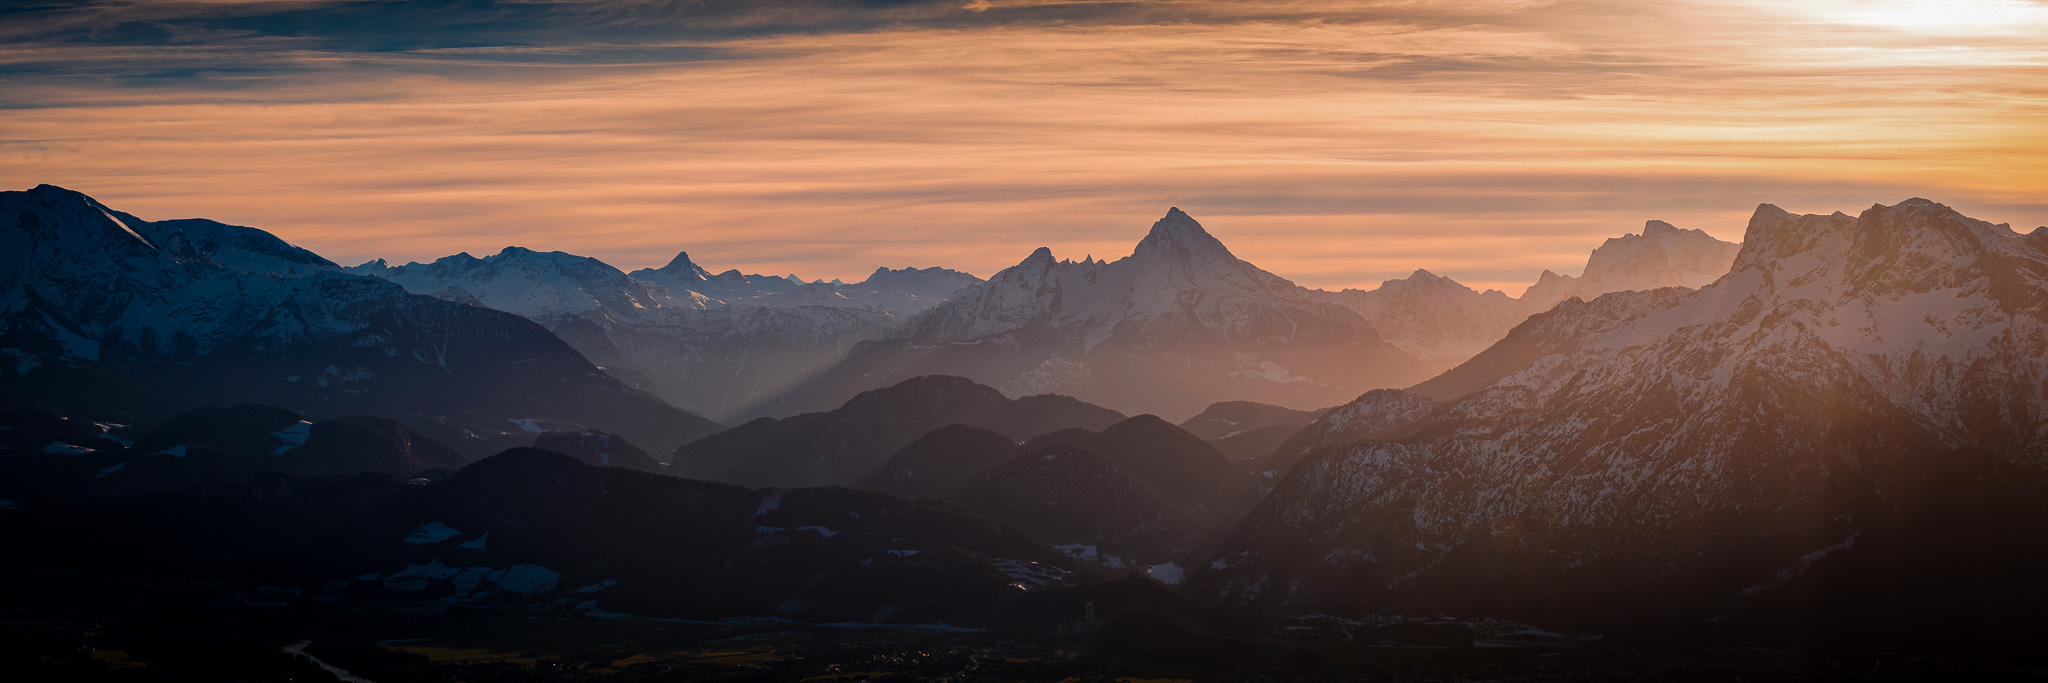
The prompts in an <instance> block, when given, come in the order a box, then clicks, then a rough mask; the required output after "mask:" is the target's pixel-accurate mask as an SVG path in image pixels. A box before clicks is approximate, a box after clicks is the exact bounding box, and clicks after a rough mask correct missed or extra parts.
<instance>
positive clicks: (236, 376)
mask: <svg viewBox="0 0 2048 683" xmlns="http://www.w3.org/2000/svg"><path fill="white" fill-rule="evenodd" d="M0 251H4V254H0V348H6V349H8V351H7V354H8V355H9V356H11V357H12V362H9V363H0V385H4V387H5V393H6V395H9V396H14V397H16V398H15V400H17V401H21V402H25V403H30V404H35V405H42V406H45V407H51V408H55V409H60V410H62V411H64V412H67V413H71V414H74V415H79V416H83V417H88V418H93V419H104V420H117V421H122V422H132V421H138V420H139V421H145V422H147V421H151V420H161V419H166V418H168V417H169V416H171V415H175V414H177V413H180V412H183V411H185V410H188V409H190V408H192V407H197V406H203V405H234V404H239V403H262V404H271V405H285V406H291V407H292V408H294V409H296V410H300V411H304V412H308V413H312V414H317V415H324V416H341V415H378V416H385V417H394V418H395V417H400V416H405V415H411V414H446V413H451V412H457V411H466V412H470V413H475V414H479V415H485V416H489V417H490V418H491V419H496V420H502V421H511V420H518V419H529V418H553V419H559V420H565V421H570V422H574V423H578V424H581V425H584V426H587V427H591V428H600V429H604V430H606V431H609V432H613V433H618V434H622V435H628V436H630V437H631V438H633V439H634V440H635V441H638V442H642V443H649V444H674V443H681V442H683V441H687V440H690V439H693V438H696V437H698V436H702V435H703V434H706V433H709V432H711V431H713V430H715V429H716V428H717V425H716V424H715V423H712V422H710V421H709V420H705V419H703V418H700V417H697V416H695V415H691V414H689V413H686V412H683V411H681V410H677V409H675V408H674V407H672V406H669V405H668V404H665V403H663V402H662V401H660V400H659V399H656V398H655V397H653V396H651V395H647V394H645V393H642V392H638V391H634V390H632V389H631V388H629V387H627V386H625V385H623V384H621V383H620V382H619V381H618V380H616V379H614V378H612V377H610V376H608V375H606V374H605V373H604V372H602V371H600V370H599V369H598V368H596V367H595V366H592V365H591V364H590V363H589V362H588V361H586V360H585V359H584V357H583V356H582V355H581V354H578V353H577V352H576V351H575V350H574V349H573V348H570V347H569V346H568V345H567V344H564V343H563V342H562V341H561V340H560V339H559V338H557V337H556V336H555V335H553V334H550V333H549V332H548V331H547V330H546V329H544V328H542V327H540V326H538V325H535V324H533V323H531V322H529V321H527V320H524V319H522V318H519V317H517V316H513V315H508V314H506V313H502V312H499V311H495V310H490V309H486V308H478V307H475V306H466V305H460V304H456V303H450V302H447V301H443V300H440V299H435V298H431V297H426V296H415V295H411V294H407V293H406V292H405V291H404V290H403V289H401V288H399V287H397V286H395V285H392V284H390V283H388V282H384V281H381V280H377V279H374V278H366V277H357V276H353V275H347V274H344V273H341V272H338V269H337V268H335V267H334V265H333V264H332V263H330V262H328V261H326V260H325V259H322V258H319V257H318V256H317V255H314V254H312V253H311V252H307V251H305V250H303V249H299V248H297V247H293V246H291V245H289V244H286V243H285V242H284V241H282V240H279V239H277V238H275V237H273V236H270V235H269V234H267V233H264V232H262V231H260V230H256V229H253V228H240V227H234V226H226V225H222V224H218V223H213V222H211V221H198V220H185V221H162V222H150V221H144V220H141V219H138V218H136V217H134V216H131V215H128V214H124V213H120V212H117V211H114V210H112V209H109V208H107V207H105V206H103V205H101V204H100V203H99V202H97V201H94V200H93V199H91V198H90V197H87V196H85V195H83V194H79V193H77V192H72V191H70V190H65V189H62V188H57V187H53V186H48V185H43V186H39V187H37V188H35V189H33V190H29V191H25V192H6V193H0Z"/></svg>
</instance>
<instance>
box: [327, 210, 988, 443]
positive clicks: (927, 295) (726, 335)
mask: <svg viewBox="0 0 2048 683" xmlns="http://www.w3.org/2000/svg"><path fill="white" fill-rule="evenodd" d="M348 270H349V272H352V273H361V274H366V275H374V276H377V277H381V278H384V279H387V280H390V281H392V282H396V283H398V284H400V285H402V286H404V287H405V288H406V289H407V290H408V291H411V292H414V293H418V294H426V295H429V296H434V297H436V298H441V299H445V300H449V301H457V302H465V303H468V302H474V303H475V304H477V305H482V306H488V307H490V308H495V309H498V310H501V311H506V312H510V313H515V314H518V315H521V316H524V317H526V318H528V319H531V320H533V321H535V322H538V323H541V324H542V325H544V326H546V327H547V328H548V329H549V330H551V331H553V332H554V333H555V334H557V335H559V336H561V337H562V338H563V339H564V340H566V341H568V342H569V343H570V344H571V345H572V346H575V347H576V349H577V350H578V351H581V352H582V353H583V354H584V355H585V356H587V357H589V358H590V359H591V360H592V361H593V362H596V363H597V364H598V365H600V366H602V367H604V368H605V370H606V372H609V373H611V374H613V375H615V376H618V377H620V378H621V379H624V380H626V381H628V382H630V383H633V384H634V385H635V386H638V387H641V388H643V389H646V390H648V391H651V392H654V393H656V394H658V395H660V396H661V397H663V398H665V399H667V400H668V401H669V402H671V403H674V404H676V405H679V406H682V407H685V408H689V409H691V410H696V411H698V412H701V413H704V414H707V415H711V416H713V417H716V418H720V419H727V418H732V417H736V416H738V415H740V414H742V413H743V412H744V411H745V410H747V409H748V408H750V407H752V406H753V405H755V404H757V403H760V402H762V401H764V400H766V399H768V398H769V397H772V396H775V395H777V394H779V393H780V392H782V391H784V390H786V389H788V388H789V387H790V386H792V385H795V384H796V383H798V382H800V381H803V380H805V379H808V378H810V377H811V376H813V375H815V374H817V373H818V372H820V371H822V370H824V369H825V368H827V367H830V366H831V365H832V364H833V363H836V362H838V361H839V360H840V359H841V358H843V357H845V355H846V352H847V350H848V349H850V348H852V347H853V345H854V344H856V343H858V342H860V341H862V340H867V339H879V338H883V337H887V336H889V335H890V334H892V333H893V332H894V331H895V330H896V329H897V328H898V327H899V326H900V325H901V324H902V321H903V316H905V315H909V314H912V313H916V312H919V311H922V310H924V309H926V308H929V307H931V306H932V305H933V304H935V303H937V302H938V301H940V300H943V299H944V298H945V295H947V294H950V293H952V291H953V290H956V289H959V288H960V287H961V286H964V284H972V283H973V282H977V281H978V280H976V279H975V278H974V276H972V275H968V274H966V273H961V272H958V271H950V270H944V269H941V268H927V269H922V270H920V269H916V268H906V269H903V270H889V269H887V268H883V269H879V270H877V271H875V275H874V276H873V277H870V278H869V279H868V281H866V282H863V283H860V284H855V285H843V284H827V283H808V284H807V283H803V282H800V281H797V280H795V279H793V278H785V277H770V276H763V275H742V274H740V273H739V271H736V270H735V271H727V272H725V273H722V274H718V275H712V274H710V273H709V271H706V270H705V269H704V268H702V267H700V266H698V265H697V264H696V263H695V262H693V261H691V260H690V257H689V254H687V253H679V254H677V255H676V257H675V259H673V260H671V261H670V262H669V264H668V265H666V266H663V267H661V268H658V269H655V268H650V269H643V270H637V271H634V272H633V274H632V275H631V276H629V275H627V274H626V273H622V272H620V271H619V270H618V269H617V268H614V267H612V266H610V265H608V264H606V263H604V262H603V261H600V260H597V259H594V258H590V257H585V256H577V255H573V254H567V253H563V252H558V251H557V252H539V251H533V250H529V249H522V248H519V247H506V248H505V249H504V250H503V251H501V252H499V253H498V254H495V255H492V256H488V257H485V258H481V259H479V258H475V257H472V256H470V255H468V254H457V255H454V256H449V257H446V258H442V259H439V260H436V261H434V262H433V263H428V264H419V263H410V264H406V265H403V266H397V267H390V266H387V265H385V264H384V263H383V262H382V261H381V260H380V261H372V262H370V263H366V264H363V265H361V266H357V267H354V268H350V269H348Z"/></svg>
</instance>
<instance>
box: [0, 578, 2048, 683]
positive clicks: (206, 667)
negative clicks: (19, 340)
mask: <svg viewBox="0 0 2048 683" xmlns="http://www.w3.org/2000/svg"><path fill="white" fill-rule="evenodd" d="M1247 628H1248V630H1249V631H1253V632H1257V633H1260V634H1263V637H1262V638H1261V639H1259V640H1258V641H1249V640H1233V641H1224V640H1214V641H1201V640H1193V641H1173V640H1172V639H1163V638H1151V639H1147V638H1146V637H1144V636H1135V637H1134V636H1132V635H1131V634H1120V636H1121V637H1119V638H1105V637H1104V635H1105V634H1104V633H1102V632H1097V633H1095V634H1092V635H1090V634H1067V635H1045V636H1038V635H1029V634H1008V633H991V632H978V631H966V630H950V629H941V628H884V627H873V626H857V625H830V624H804V623H797V622H787V621H772V620H753V621H732V622H684V621H674V620H655V619H639V618H631V617H618V616H593V615H590V614H581V613H571V612H564V611H561V610H550V611H543V610H527V609H484V608H475V607H460V606H445V607H444V606H423V605H421V604H419V603H378V602H357V603H337V602H333V601H325V600H322V601H313V600H303V599H299V598H297V597H295V596H293V595H291V594H289V593H282V592H277V591H265V590H262V589H261V588H257V587H250V586H228V585H217V584H193V583H181V582H176V581H162V580H156V581H108V580H105V579H103V578H99V577H90V576H80V575H53V574H46V573H35V574H28V573H21V572H9V573H6V574H4V575H0V670H5V671H9V672H12V673H10V675H9V678H10V679H11V680H23V681H27V680H66V681H91V680H114V681H222V680H236V681H333V680H344V681H351V682H353V681H373V682H375V683H400V682H405V681H457V680H459V681H470V682H475V683H490V682H498V681H507V682H510V681H520V682H527V681H533V682H540V681H657V680H661V681H668V680H676V681H682V680H689V681H845V680H893V681H1047V682H1051V681H1538V680H1599V681H1637V680H1669V681H1737V680H1739V681H1809V680H1855V681H1866V680H1878V681H1884V680H2048V654H2044V653H2048V637H2044V636H2048V634H2043V633H2034V634H2031V635H2026V636H2021V635H2014V636H2012V637H2011V639H2010V640H2008V641H2006V642H1998V643H1977V644H1975V645H1973V646H1970V647H1967V648H1962V649H1956V648H1950V649H1946V650H1943V651H1936V652H1926V653H1920V654H1903V653H1899V652H1897V651H1895V650H1885V651H1878V650H1873V651H1840V652H1825V653H1820V652H1803V651H1797V650H1764V649H1751V648H1717V649H1690V650H1687V649H1664V648H1652V647H1631V646H1625V645H1616V644H1611V643H1606V642H1603V641H1601V640H1600V639H1597V638H1589V637H1573V636H1565V635H1560V634H1551V633H1547V632H1542V631H1537V630H1532V629H1529V628H1528V627H1526V626H1522V625H1517V624H1511V623H1505V622H1493V621H1487V620H1479V621H1476V622H1449V621H1435V622H1430V621H1418V620H1407V621H1400V622H1393V623H1391V624H1383V625H1382V627H1381V628H1380V629H1378V630H1377V631H1373V632H1375V633H1378V634H1379V636H1378V637H1377V638H1376V639H1375V640H1376V642H1375V643H1374V644H1372V645H1370V646H1361V645H1359V644H1358V641H1357V640H1354V639H1353V637H1352V634H1356V633H1360V632H1362V631H1365V630H1370V628H1369V627H1367V626H1365V625H1363V624H1360V623H1358V622H1346V621H1342V620H1336V619H1330V618H1321V619H1273V620H1261V621H1258V622H1257V623H1255V624H1249V625H1248V626H1247ZM1251 642H1258V643H1261V644H1262V645H1261V646H1262V647H1264V648H1266V649H1265V650H1263V651H1261V650H1258V649H1257V648H1251V649H1246V648H1245V647H1243V645H1244V644H1245V643H1251ZM1218 643H1221V645H1218ZM1226 651H1234V652H1235V654H1232V653H1230V652H1226ZM1274 651H1281V652H1286V653H1287V656H1288V660H1287V661H1285V662H1277V663H1276V662H1274V661H1271V660H1270V659H1267V658H1265V655H1264V654H1262V653H1270V652H1274ZM299 652H303V653H304V654H306V655H310V656H311V657H314V658H317V659H318V660H319V662H317V663H316V662H314V661H312V660H310V659H308V658H305V657H301V656H299V655H298V654H295V653H299ZM1233 657H1235V658H1236V661H1233V660H1232V658H1233ZM320 664H325V665H326V666H325V668H323V667H322V666H320ZM337 672H346V673H345V676H347V678H337V677H336V673H337Z"/></svg>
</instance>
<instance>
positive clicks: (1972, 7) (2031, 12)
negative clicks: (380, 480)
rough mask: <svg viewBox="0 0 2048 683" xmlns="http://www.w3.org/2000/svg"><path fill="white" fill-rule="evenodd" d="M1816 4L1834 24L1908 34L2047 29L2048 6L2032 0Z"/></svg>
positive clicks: (1859, 0) (1865, 0)
mask: <svg viewBox="0 0 2048 683" xmlns="http://www.w3.org/2000/svg"><path fill="white" fill-rule="evenodd" d="M1817 4H1818V6H1819V7H1818V8H1817V9H1816V11H1818V12H1820V13H1822V15H1823V16H1825V17H1827V18H1829V19H1832V20H1834V21H1839V22H1841V23H1845V24H1855V25H1862V26H1876V27H1883V28H1890V29H1897V30H1901V31H1907V32H1921V33H1953V32H1973V33H1976V32H1987V31H1988V32H2004V31H2013V30H2036V29H2039V28H2042V27H2043V26H2048V4H2043V3H2040V2H2032V1H2030V0H1946V1H1944V2H1924V1H1916V0H1857V1H1853V2H1838V3H1817Z"/></svg>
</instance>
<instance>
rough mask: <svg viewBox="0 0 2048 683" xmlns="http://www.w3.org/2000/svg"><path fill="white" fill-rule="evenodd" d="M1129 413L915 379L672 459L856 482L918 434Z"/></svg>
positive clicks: (1020, 428) (708, 440)
mask: <svg viewBox="0 0 2048 683" xmlns="http://www.w3.org/2000/svg"><path fill="white" fill-rule="evenodd" d="M1122 418H1123V415H1121V414H1118V413H1117V412H1115V411H1112V410H1108V409H1106V408H1101V407H1098V406H1094V405H1090V404H1087V403H1084V402H1081V401H1078V400H1075V399H1072V398H1068V397H1065V396H1027V397H1024V398H1020V399H1010V398H1008V397H1005V396H1003V394H1002V393H1001V392H998V391H996V390H995V389H993V388H990V387H987V386H983V385H980V384H976V383H974V382H972V381H970V380H967V379H963V378H959V377H945V376H929V377H916V378H912V379H909V380H905V381H903V382H900V383H897V384H896V385H894V386H890V387H886V388H882V389H876V390H873V391H869V392H866V393H863V394H861V395H859V396H856V397H854V398H853V399H852V400H850V401H847V402H846V404H845V405H843V406H840V407H839V408H838V409H836V410H832V411H829V412H823V413H809V414H804V415H797V416H795V417H790V418H787V419H781V420H777V419H773V418H762V419H758V420H755V421H752V422H748V423H746V424H743V425H740V426H738V427H734V428H732V429H730V430H727V431H724V432H720V433H718V434H714V435H711V436H709V437H705V438H703V439H700V440H698V441H695V442H692V443H689V444H686V445H684V446H682V447H681V448H678V449H676V454H675V458H674V460H673V461H672V462H671V465H672V466H673V467H674V468H675V471H676V473H677V474H679V475H681V476H688V477H696V478H703V479H710V480H714V481H730V482H735V483H741V484H747V485H760V486H817V485H824V484H841V485H854V484H858V483H860V482H863V481H866V480H867V479H868V478H869V477H870V476H872V475H874V473H875V472H876V471H877V470H879V469H881V468H882V466H883V465H884V463H885V462H887V461H888V459H889V457H890V456H891V455H894V454H895V453H896V452H897V451H898V450H899V449H902V448H903V447H904V446H906V445H908V444H909V443H910V442H911V441H913V440H916V439H917V438H918V437H921V436H924V435H925V434H927V433H929V432H931V431H932V430H934V429H938V428H940V427H944V426H946V425H949V424H954V423H960V424H966V425H971V426H975V427H980V428H984V429H989V430H992V431H995V432H997V433H999V434H1018V435H1027V436H1035V435H1037V434H1042V433H1045V432H1049V431H1055V430H1059V429H1065V428H1070V427H1076V426H1080V427H1101V426H1107V425H1108V424H1110V423H1112V422H1115V421H1117V420H1120V419H1122Z"/></svg>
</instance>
